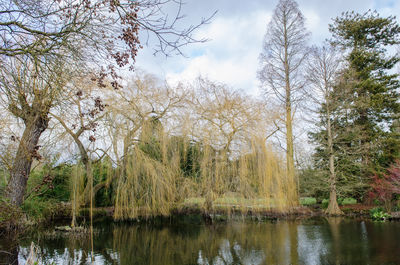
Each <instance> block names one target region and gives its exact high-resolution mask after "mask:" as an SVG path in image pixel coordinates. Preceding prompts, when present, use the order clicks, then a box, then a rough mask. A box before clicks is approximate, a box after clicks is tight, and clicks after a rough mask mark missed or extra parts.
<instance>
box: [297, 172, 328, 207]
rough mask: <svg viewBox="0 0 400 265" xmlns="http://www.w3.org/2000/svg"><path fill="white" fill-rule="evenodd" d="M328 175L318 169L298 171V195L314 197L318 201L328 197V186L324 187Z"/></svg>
mask: <svg viewBox="0 0 400 265" xmlns="http://www.w3.org/2000/svg"><path fill="white" fill-rule="evenodd" d="M327 179H328V173H327V172H323V171H322V170H320V169H314V168H311V167H309V168H306V169H303V170H301V171H300V173H299V180H300V194H301V196H306V197H315V198H317V200H318V201H321V200H322V199H324V198H327V197H329V186H328V185H326V183H327Z"/></svg>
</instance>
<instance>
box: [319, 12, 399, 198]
mask: <svg viewBox="0 0 400 265" xmlns="http://www.w3.org/2000/svg"><path fill="white" fill-rule="evenodd" d="M329 29H330V31H331V33H332V35H333V39H332V41H331V42H332V44H333V45H335V46H337V47H339V48H341V49H343V51H345V54H346V55H345V56H346V57H345V59H346V62H347V67H346V69H345V70H344V71H343V73H342V75H341V78H340V80H338V82H337V84H336V86H335V88H334V89H333V92H332V93H333V95H332V97H334V98H335V99H336V101H337V104H336V106H335V110H334V112H333V115H334V123H333V126H334V131H335V132H336V134H335V135H334V150H335V152H336V153H337V156H336V157H337V161H336V169H337V172H338V178H339V182H341V183H342V184H345V185H342V188H345V189H346V190H347V191H348V192H349V193H350V192H360V196H361V193H362V190H363V187H365V184H366V183H367V177H369V176H371V175H372V174H375V173H380V172H382V171H383V169H384V168H387V167H388V166H389V164H391V163H393V162H394V160H395V159H396V158H398V157H399V151H398V150H399V148H400V141H399V134H398V129H396V128H397V126H396V124H397V123H396V120H397V119H398V113H399V110H400V105H399V102H398V99H399V94H398V89H399V88H400V83H399V80H398V75H397V74H392V73H391V69H393V67H394V66H395V65H396V63H398V62H399V60H400V57H399V55H398V54H395V55H389V54H388V51H387V49H388V47H390V46H392V45H396V44H398V43H400V26H399V25H398V23H397V22H396V20H395V17H387V18H381V17H380V16H379V14H377V13H376V12H372V11H368V12H367V13H365V14H357V13H354V12H346V13H344V14H342V16H341V17H338V18H336V19H334V23H333V24H332V25H330V28H329ZM315 137H316V139H318V138H319V139H320V142H321V141H322V134H320V135H319V136H318V133H317V134H316V135H315ZM326 153H327V151H326V150H324V146H323V145H321V146H320V148H318V149H317V154H316V157H317V158H318V157H319V159H320V160H321V159H322V160H324V159H326ZM324 154H325V155H324ZM358 188H359V189H358Z"/></svg>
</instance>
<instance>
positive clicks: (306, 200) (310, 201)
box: [300, 197, 317, 206]
mask: <svg viewBox="0 0 400 265" xmlns="http://www.w3.org/2000/svg"><path fill="white" fill-rule="evenodd" d="M314 204H317V199H316V198H314V197H303V198H300V205H302V206H311V205H314Z"/></svg>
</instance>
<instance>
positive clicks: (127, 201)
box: [114, 117, 181, 219]
mask: <svg viewBox="0 0 400 265" xmlns="http://www.w3.org/2000/svg"><path fill="white" fill-rule="evenodd" d="M166 137H167V136H166V135H165V133H164V131H163V127H162V125H161V123H160V121H159V120H158V119H157V118H156V117H152V118H150V119H149V120H147V121H146V122H145V123H144V124H143V127H142V132H141V135H140V139H139V144H137V145H135V146H134V148H132V150H131V152H129V153H128V155H127V157H125V158H124V159H125V162H124V168H123V170H122V171H121V172H122V175H121V176H120V177H119V178H118V184H117V193H116V199H115V213H114V214H115V216H114V217H115V218H116V219H130V218H136V217H137V216H139V215H140V216H150V215H168V214H169V213H170V211H171V209H172V208H173V205H174V203H175V198H176V183H177V180H178V178H179V177H180V175H181V170H180V164H179V162H180V155H179V153H178V152H174V150H169V149H171V148H169V147H170V146H169V141H168V140H167V139H166ZM169 151H170V152H169Z"/></svg>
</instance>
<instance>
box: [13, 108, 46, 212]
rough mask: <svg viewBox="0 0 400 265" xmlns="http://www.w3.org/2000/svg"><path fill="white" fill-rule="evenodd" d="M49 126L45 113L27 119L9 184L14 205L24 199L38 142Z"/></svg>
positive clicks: (19, 203) (18, 204)
mask: <svg viewBox="0 0 400 265" xmlns="http://www.w3.org/2000/svg"><path fill="white" fill-rule="evenodd" d="M47 126H48V117H47V115H46V114H43V113H39V114H36V115H34V116H33V117H32V118H30V117H28V118H27V119H26V120H25V130H24V133H23V135H22V138H21V141H20V143H19V146H18V150H17V154H16V156H15V159H14V163H13V166H12V168H11V172H10V181H9V183H8V186H7V197H8V198H9V199H10V202H11V203H12V204H14V205H17V206H20V205H21V204H22V203H23V201H24V196H25V192H26V185H27V182H28V177H29V173H30V171H31V166H32V162H33V159H34V158H35V156H36V155H37V150H38V146H37V144H38V142H39V138H40V136H41V135H42V133H43V132H44V130H46V128H47Z"/></svg>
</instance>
